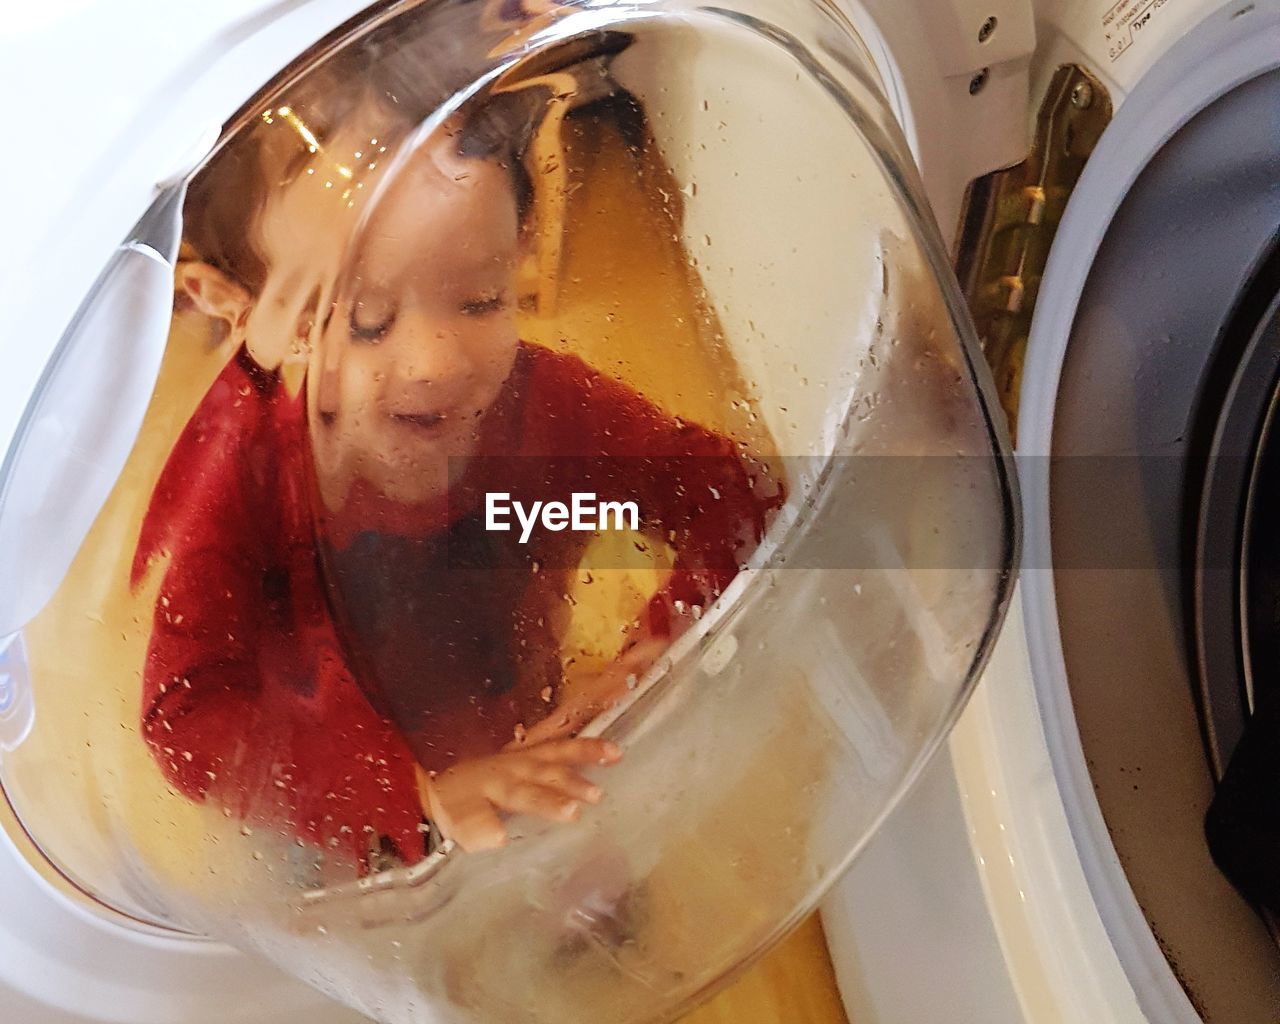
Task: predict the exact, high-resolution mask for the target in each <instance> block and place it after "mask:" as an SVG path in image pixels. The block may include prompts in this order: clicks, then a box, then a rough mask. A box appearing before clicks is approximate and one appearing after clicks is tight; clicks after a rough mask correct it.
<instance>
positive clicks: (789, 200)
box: [0, 0, 1017, 1024]
mask: <svg viewBox="0 0 1280 1024" xmlns="http://www.w3.org/2000/svg"><path fill="white" fill-rule="evenodd" d="M869 67H870V64H869V62H868V61H867V60H866V58H865V55H864V53H863V51H862V49H861V46H860V44H859V43H858V41H857V39H856V38H855V37H854V36H853V35H852V32H851V30H850V29H849V28H848V27H847V26H846V25H844V24H843V23H842V22H840V21H838V20H837V19H836V18H835V16H834V15H833V14H832V13H831V12H830V11H829V10H828V9H827V8H826V7H825V5H822V4H818V3H813V4H799V3H798V4H792V5H778V4H776V3H775V2H768V3H764V2H762V3H759V4H753V3H749V2H744V0H736V2H733V3H729V4H726V5H721V6H717V7H709V6H701V5H699V4H695V3H680V2H675V0H656V2H652V3H645V4H625V5H624V4H611V3H584V4H567V5H562V4H557V3H554V2H550V0H517V2H496V0H456V2H435V3H421V4H409V3H406V4H398V5H391V6H389V7H385V8H383V9H381V10H380V11H379V13H377V14H376V15H373V16H370V17H369V18H367V19H365V20H364V21H362V22H360V23H357V24H354V25H352V26H350V27H348V29H346V30H344V31H343V32H340V33H339V34H337V35H336V36H335V37H334V38H333V39H331V40H329V41H328V42H327V43H326V44H325V45H324V46H322V47H321V48H319V49H318V50H317V52H316V53H314V54H312V55H311V56H310V57H309V58H308V59H306V60H304V61H302V62H300V64H299V65H298V67H297V68H295V69H293V70H292V71H291V72H290V73H289V74H288V75H287V76H286V77H285V78H283V79H282V80H281V81H280V82H279V83H277V84H276V85H275V86H273V87H272V88H271V89H270V90H268V91H267V93H265V94H264V97H263V98H262V99H261V100H260V101H257V102H255V104H253V106H252V107H251V108H250V109H248V110H247V111H246V113H245V114H244V116H243V117H241V119H240V120H239V121H238V122H237V123H236V124H235V125H233V126H232V129H231V130H229V132H228V135H227V137H226V138H225V140H224V142H223V143H222V144H221V146H220V147H219V148H218V150H217V151H216V152H215V154H214V155H213V157H212V158H211V159H210V160H209V161H208V162H207V164H206V165H205V166H204V167H203V168H201V169H200V171H199V172H198V173H197V174H196V175H195V176H194V177H193V178H192V180H191V181H190V182H189V183H188V188H187V192H186V196H185V202H184V206H183V210H182V245H181V250H180V252H179V253H178V258H177V260H176V261H175V266H174V273H173V293H172V294H173V297H174V299H173V315H172V318H171V322H170V325H169V330H168V341H167V345H165V346H164V351H163V358H162V360H161V363H160V369H159V374H158V378H157V379H156V381H155V384H154V388H153V389H152V391H151V397H150V403H149V406H148V407H147V410H146V414H145V417H144V418H143V421H142V426H141V429H140V431H139V432H138V433H137V437H136V441H134V442H133V446H132V449H131V451H129V454H128V457H127V459H126V460H125V461H124V468H123V470H122V471H120V472H118V473H116V472H115V471H114V470H113V471H112V472H113V474H114V476H113V479H114V480H115V484H114V489H112V490H111V493H110V496H109V498H107V500H106V502H105V504H104V505H102V506H101V509H100V511H98V512H97V515H96V519H94V521H93V525H92V528H91V529H89V531H88V536H87V538H86V539H85V540H84V541H83V543H79V540H78V538H74V537H73V533H72V532H70V531H71V528H70V527H69V528H68V530H67V531H63V532H61V533H59V531H60V530H61V526H60V525H59V524H61V523H62V522H63V519H61V518H59V516H60V513H59V510H58V508H57V507H55V506H53V505H46V506H45V507H44V513H43V515H42V517H40V516H37V517H35V518H36V519H38V520H39V522H40V532H38V533H37V532H31V533H30V534H28V536H30V537H31V544H30V545H29V546H30V549H31V552H32V556H33V558H34V560H35V561H36V562H39V561H40V558H41V551H42V550H44V547H43V545H44V543H45V541H44V538H48V537H49V536H51V535H52V536H55V538H56V537H61V538H62V546H64V547H65V546H67V544H71V546H72V547H74V548H75V550H76V551H77V553H76V555H75V557H74V560H73V561H72V563H71V566H70V569H69V570H66V571H65V573H63V572H62V571H61V570H58V571H59V573H60V575H59V576H58V578H59V580H60V582H59V584H58V586H57V588H56V592H55V593H53V596H52V598H51V599H49V600H47V601H43V599H42V600H41V601H40V602H36V603H37V604H42V607H41V610H40V611H39V612H38V613H37V614H36V615H35V617H34V618H32V619H30V621H28V622H26V624H25V625H24V626H23V627H22V628H21V630H20V631H18V632H17V633H15V634H13V635H12V636H11V637H10V638H9V639H8V640H7V641H6V643H7V645H8V646H7V654H6V657H7V658H8V662H6V664H7V665H8V666H9V668H11V669H12V671H11V672H10V674H9V678H10V680H11V682H12V685H11V689H12V691H13V692H14V693H15V694H17V695H18V696H19V698H20V699H15V700H13V701H11V702H10V704H11V705H12V707H16V708H20V709H23V710H22V712H21V715H22V717H21V721H20V722H19V718H18V717H17V716H16V714H15V713H13V712H10V711H8V710H7V709H8V707H9V706H10V705H8V704H6V705H0V749H2V751H3V753H2V754H0V769H2V773H3V774H2V779H3V785H4V792H5V794H6V795H7V796H8V798H9V801H10V804H11V806H12V809H13V811H14V812H15V815H16V818H15V821H14V822H13V823H12V824H15V827H16V826H17V825H20V826H21V827H22V828H24V829H25V830H26V832H27V833H28V834H29V835H30V837H31V838H32V839H33V840H34V842H35V843H36V844H37V845H38V846H39V847H40V849H41V850H42V851H43V852H44V854H45V855H46V856H47V857H48V858H49V860H50V861H51V862H52V863H53V864H54V865H56V867H57V869H58V870H59V871H60V872H61V873H62V874H63V875H64V876H65V877H66V878H67V879H69V880H70V881H71V882H72V883H74V884H75V885H76V886H78V887H79V888H81V889H82V890H84V891H86V892H88V893H91V894H92V895H93V896H94V897H95V898H96V899H98V900H100V901H101V902H102V903H104V904H106V905H108V906H111V907H114V908H116V909H118V910H120V911H122V912H124V913H126V914H129V915H132V916H134V917H136V918H138V919H141V920H144V921H149V922H152V923H156V924H161V925H166V924H167V925H170V926H172V927H179V928H185V929H190V930H193V931H198V932H202V933H207V934H211V935H216V936H218V937H221V938H224V939H227V940H229V941H231V942H234V943H237V944H239V945H241V946H244V947H246V948H250V949H255V950H258V951H260V952H261V953H262V954H264V955H266V956H267V957H270V958H271V959H272V960H274V961H276V962H277V963H279V964H281V965H282V966H284V967H285V968H287V969H289V970H291V971H293V972H294V973H296V974H298V975H299V976H301V977H303V978H305V979H306V980H308V981H310V982H312V983H314V984H316V985H318V986H319V987H321V988H323V989H324V990H326V991H328V992H330V993H332V994H333V995H334V996H335V997H337V998H338V999H340V1000H343V1001H345V1002H347V1003H348V1004H350V1005H352V1006H353V1007H356V1008H358V1009H360V1010H362V1011H364V1012H366V1013H368V1014H370V1015H371V1016H373V1017H375V1018H377V1019H379V1020H384V1021H390V1022H400V1021H403V1022H408V1021H413V1020H422V1019H427V1018H430V1019H433V1020H434V1019H439V1020H448V1021H476V1022H479V1021H487V1020H508V1021H531V1022H532V1021H544V1020H545V1021H550V1020H555V1021H557V1022H562V1024H563V1022H569V1021H578V1020H581V1021H591V1020H599V1019H605V1018H607V1019H609V1020H612V1021H619V1022H631V1021H637V1022H639V1021H649V1020H660V1019H667V1018H669V1017H670V1016H671V1015H672V1014H674V1013H675V1012H677V1011H678V1010H679V1009H680V1008H681V1007H683V1006H684V1005H686V1004H687V1003H689V1002H691V1001H692V1000H695V999H697V998H700V997H702V996H704V995H705V994H706V993H707V992H709V991H710V990H711V989H712V988H713V987H714V985H715V984H716V983H717V982H719V981H720V980H721V979H723V978H724V977H726V976H727V975H728V974H729V973H730V972H732V971H733V970H735V969H736V968H737V967H739V966H740V965H742V964H743V963H745V962H746V961H747V960H749V959H750V958H751V957H753V956H755V955H756V954H758V953H759V952H760V951H762V950H763V949H764V948H765V947H766V946H767V945H769V944H770V943H771V942H772V941H774V940H775V939H777V938H778V937H779V936H780V935H781V934H783V933H784V932H785V930H786V929H787V928H788V927H789V926H790V925H791V924H792V923H794V922H795V921H797V920H798V919H799V917H800V915H802V914H803V913H804V912H806V911H807V910H808V909H809V908H811V907H812V906H813V904H814V903H815V901H816V900H817V899H818V897H819V896H820V895H821V893H822V892H823V891H824V890H825V888H826V887H827V886H828V885H829V884H830V883H831V882H832V881H833V880H834V878H835V877H836V876H837V874H838V873H839V872H840V871H841V869H842V868H843V867H844V866H845V865H846V864H847V863H848V861H849V859H850V858H851V856H852V855H853V854H854V853H855V852H856V850H857V849H858V848H859V847H860V845H861V844H862V843H863V842H864V841H865V840H866V838H867V837H868V835H869V834H870V833H871V832H872V831H873V830H874V828H875V826H876V824H877V823H878V822H879V821H880V819H881V818H882V817H883V815H884V814H885V813H887V811H888V809H889V808H890V806H891V805H892V803H893V802H894V800H895V799H896V798H897V796H898V795H899V794H900V793H901V792H902V791H903V789H904V787H905V786H906V785H907V784H908V783H909V781H910V780H911V779H912V778H913V777H914V775H915V773H916V772H917V771H918V770H919V768H920V767H921V765H922V763H923V761H924V759H925V758H926V757H927V756H928V754H929V753H930V752H931V751H932V750H933V749H934V748H935V747H936V745H937V744H938V742H939V741H940V739H941V738H942V736H943V735H944V734H945V732H946V730H947V728H948V727H949V725H950V723H951V721H952V720H953V718H954V716H955V715H956V714H957V712H958V709H959V707H960V705H961V704H962V702H963V698H964V696H965V694H966V693H967V691H968V688H969V686H970V685H971V684H972V683H973V681H974V679H975V678H976V673H977V672H978V671H979V669H980V667H981V665H982V663H983V661H984V659H985V656H986V653H987V649H988V646H989V644H990V641H991V639H992V637H993V635H994V632H995V630H996V628H997V626H998V623H999V620H1000V618H1001V615H1002V614H1003V611H1004V607H1005V602H1006V599H1007V597H1008V593H1009V588H1010V583H1011V566H1012V564H1013V557H1014V549H1015V547H1016V540H1017V523H1016V518H1015V512H1014V509H1015V502H1014V494H1013V483H1012V478H1011V467H1010V465H1009V463H1008V460H1007V453H1006V450H1005V448H1004V444H1003V441H1002V439H1001V437H1000V435H999V432H998V430H997V429H996V428H995V427H994V426H993V421H992V418H991V413H990V405H989V402H988V398H987V396H986V394H985V392H984V385H983V383H982V380H981V377H980V371H979V370H978V369H977V365H978V363H979V362H980V360H978V359H976V358H975V348H974V342H973V339H972V335H971V329H970V328H969V327H968V326H967V321H966V320H965V319H964V314H963V313H962V310H961V306H960V304H959V300H958V297H957V294H956V289H955V286H954V283H953V282H952V280H951V278H950V274H949V271H948V270H947V267H946V262H945V259H944V258H943V256H942V253H941V250H940V244H939V242H938V239H937V237H936V232H935V230H934V229H933V227H932V226H931V222H930V221H929V220H928V216H927V214H926V213H924V212H923V210H924V207H923V205H922V203H921V200H920V193H919V186H918V183H917V180H916V176H915V174H914V171H913V170H912V169H911V166H910V163H909V158H908V156H907V155H906V152H905V148H904V147H903V145H902V143H901V140H900V138H899V136H898V134H897V132H896V129H894V127H893V125H892V120H891V118H890V116H889V114H888V112H887V110H886V108H885V106H884V103H883V101H882V99H881V98H880V94H879V92H878V90H877V87H876V85H875V79H874V76H873V75H872V74H871V73H870V71H869V70H868V69H869ZM676 69H678V73H676ZM121 326H123V327H125V328H127V327H128V326H129V324H128V322H127V320H126V321H124V322H116V328H117V329H116V330H114V332H111V331H108V332H106V333H104V334H98V335H93V334H92V333H90V334H85V333H84V332H82V333H81V334H80V335H77V336H76V337H74V338H72V339H70V340H69V341H68V342H67V343H66V344H64V346H63V350H62V354H61V356H60V360H61V364H62V365H63V366H64V367H66V366H71V367H72V368H73V369H74V367H75V366H76V365H78V363H79V362H84V363H85V364H86V365H100V364H101V363H102V361H103V359H104V355H105V357H107V361H108V362H109V361H110V359H109V357H110V355H111V353H112V351H113V349H112V348H111V347H110V346H111V345H112V344H113V342H111V340H110V339H111V337H113V336H122V335H124V334H127V333H128V332H127V330H125V331H123V332H122V331H121V330H119V329H118V328H119V327H121ZM85 346H88V347H89V348H88V349H86V348H85ZM104 346H106V347H105V349H104ZM90 351H91V352H92V355H93V357H94V358H93V359H91V358H90V354H89V353H90ZM129 351H131V350H130V349H121V356H120V358H121V360H122V363H123V365H124V370H123V371H122V372H124V374H125V376H128V375H129V374H128V368H129V366H131V365H132V364H131V363H129V362H128V360H127V359H126V358H125V357H126V356H127V354H128V352H129ZM95 360H96V361H95ZM140 362H142V363H144V364H145V361H140ZM148 372H149V371H148V370H147V369H146V366H145V365H141V366H139V367H137V370H136V374H135V377H134V378H133V383H134V385H136V383H137V380H138V379H147V380H148V381H149V378H145V374H147V373H148ZM137 375H143V377H138V376H137ZM67 376H68V375H67V374H66V373H65V372H63V373H62V374H61V376H58V375H52V376H50V377H49V378H47V380H46V382H45V385H44V388H43V391H42V394H41V396H40V398H39V403H40V404H39V406H38V407H37V412H35V413H33V414H32V416H31V417H29V420H30V421H31V422H33V423H37V424H38V423H39V422H40V421H41V417H44V416H46V415H47V414H50V415H52V414H56V415H57V416H61V417H63V418H65V419H66V420H67V422H70V423H75V422H77V420H76V417H77V409H78V408H79V406H78V405H77V402H76V396H77V395H82V394H83V389H84V387H85V386H86V385H85V377H84V375H83V374H80V375H77V374H75V373H74V372H73V373H72V374H70V376H71V377H77V378H78V383H77V388H75V389H69V388H65V387H63V386H62V385H61V384H60V383H59V380H60V379H66V378H67ZM101 407H102V406H101V403H98V404H95V405H94V408H95V409H99V408H101ZM49 410H53V413H49ZM117 433H118V432H117ZM32 436H34V435H33V433H32V431H30V430H29V431H28V432H27V435H26V436H25V437H20V438H19V440H18V442H16V444H15V446H14V449H13V452H12V453H11V455H10V459H9V461H8V463H7V465H8V476H7V478H6V480H7V483H8V487H7V489H6V490H4V491H2V492H0V501H3V504H0V534H3V533H4V530H10V531H13V530H19V531H20V530H21V529H23V528H24V527H23V526H22V522H21V521H19V520H17V519H15V518H14V516H15V515H16V513H15V509H20V508H26V507H27V506H26V505H23V504H22V497H23V495H22V493H15V492H21V490H22V487H21V481H23V480H24V479H38V478H39V477H38V475H37V476H31V474H32V473H33V472H34V470H33V467H34V466H35V464H36V463H35V461H33V460H38V461H39V462H41V463H44V462H52V463H53V464H54V465H53V466H52V467H50V466H43V465H42V466H41V468H42V469H44V470H46V471H47V472H49V473H54V470H55V469H57V470H59V473H56V474H54V475H58V478H59V479H61V480H63V481H64V485H65V486H71V485H70V484H65V482H66V481H68V480H71V481H74V479H75V474H68V473H67V472H65V467H61V466H60V465H58V453H57V451H56V448H54V449H51V448H50V447H49V446H48V445H40V444H36V443H35V442H33V441H31V437H32ZM77 436H81V437H82V436H85V431H83V430H81V431H80V433H79V434H78V435H77ZM113 436H114V435H113ZM118 449H119V446H118V443H117V441H116V440H113V441H112V451H113V452H115V451H118ZM86 451H87V454H86ZM75 457H76V458H80V459H88V460H89V461H90V462H92V461H93V458H94V456H93V450H92V446H91V445H90V446H89V447H88V448H87V449H86V448H84V447H83V446H82V447H80V448H78V449H77V452H76V455H75ZM111 459H114V455H112V456H110V458H108V456H106V455H104V456H103V464H107V463H109V462H110V464H111V465H114V462H111V461H110V460H111ZM98 468H99V470H101V466H99V467H98ZM24 473H25V474H27V475H26V476H24ZM98 475H101V473H100V472H99V474H98ZM95 479H96V477H95ZM15 481H17V482H18V483H15ZM0 486H4V482H0ZM72 489H73V490H74V488H72ZM27 504H28V505H29V504H30V502H28V503H27ZM73 504H74V502H73ZM80 504H81V506H83V501H82V502H81V503H80ZM77 515H81V516H82V513H77ZM77 521H78V520H77ZM15 524H17V525H15ZM68 538H72V539H71V540H68ZM77 545H78V546H77ZM57 546H58V545H56V544H54V545H53V547H57ZM46 575H47V572H46ZM32 578H40V577H39V574H38V573H36V574H33V576H32ZM6 714H9V715H10V717H9V718H6V717H5V716H6ZM10 723H18V724H13V726H12V728H10ZM6 730H7V731H6Z"/></svg>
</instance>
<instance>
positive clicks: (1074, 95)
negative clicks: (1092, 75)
mask: <svg viewBox="0 0 1280 1024" xmlns="http://www.w3.org/2000/svg"><path fill="white" fill-rule="evenodd" d="M1071 105H1072V106H1073V107H1075V108H1076V109H1077V110H1088V109H1089V108H1090V107H1091V106H1093V86H1092V85H1090V84H1089V83H1088V82H1077V83H1076V87H1075V88H1074V89H1072V90H1071Z"/></svg>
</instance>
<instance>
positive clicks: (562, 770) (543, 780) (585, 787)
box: [529, 761, 604, 804]
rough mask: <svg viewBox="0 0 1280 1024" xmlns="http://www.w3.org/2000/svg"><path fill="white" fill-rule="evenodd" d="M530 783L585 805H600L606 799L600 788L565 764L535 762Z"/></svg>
mask: <svg viewBox="0 0 1280 1024" xmlns="http://www.w3.org/2000/svg"><path fill="white" fill-rule="evenodd" d="M529 781H530V782H533V783H536V784H537V785H539V786H545V787H546V788H547V789H554V790H556V791H557V792H560V793H563V794H564V795H565V796H568V797H572V798H573V799H574V800H582V801H583V802H584V803H589V804H598V803H599V802H600V801H601V799H602V798H603V797H604V792H603V791H602V790H601V789H600V787H599V786H597V785H596V784H595V783H593V782H589V781H588V780H586V779H584V778H583V777H582V776H581V775H579V774H578V773H577V772H576V771H574V770H573V769H572V768H570V767H569V766H568V765H564V764H557V763H554V762H551V763H548V762H536V761H535V762H533V763H531V764H530V766H529Z"/></svg>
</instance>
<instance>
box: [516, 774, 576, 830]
mask: <svg viewBox="0 0 1280 1024" xmlns="http://www.w3.org/2000/svg"><path fill="white" fill-rule="evenodd" d="M495 802H496V803H497V804H498V805H499V806H500V807H501V808H502V809H503V810H505V811H510V812H511V813H512V814H527V815H529V816H530V817H534V818H545V819H546V820H547V821H561V822H565V821H577V820H578V816H579V815H580V814H581V813H582V805H581V804H580V803H578V801H577V800H574V799H573V798H572V797H569V796H566V795H565V794H564V793H561V792H559V791H557V790H554V789H549V788H547V787H546V786H539V785H536V784H534V783H522V784H517V785H514V786H509V787H506V788H505V789H504V791H503V792H502V794H501V795H500V796H499V797H498V799H497V800H496V801H495Z"/></svg>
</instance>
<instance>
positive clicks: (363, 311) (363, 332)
mask: <svg viewBox="0 0 1280 1024" xmlns="http://www.w3.org/2000/svg"><path fill="white" fill-rule="evenodd" d="M370 314H374V315H370ZM395 322H396V310H395V307H387V308H385V309H382V310H376V309H372V308H370V307H369V306H367V305H366V304H365V303H362V302H357V303H356V304H355V305H354V306H352V307H351V317H350V320H349V322H348V327H350V329H351V337H352V338H355V339H356V340H358V341H368V342H375V341H381V340H382V338H383V336H384V335H386V333H387V332H388V331H389V330H391V328H392V327H393V326H394V324H395Z"/></svg>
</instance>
